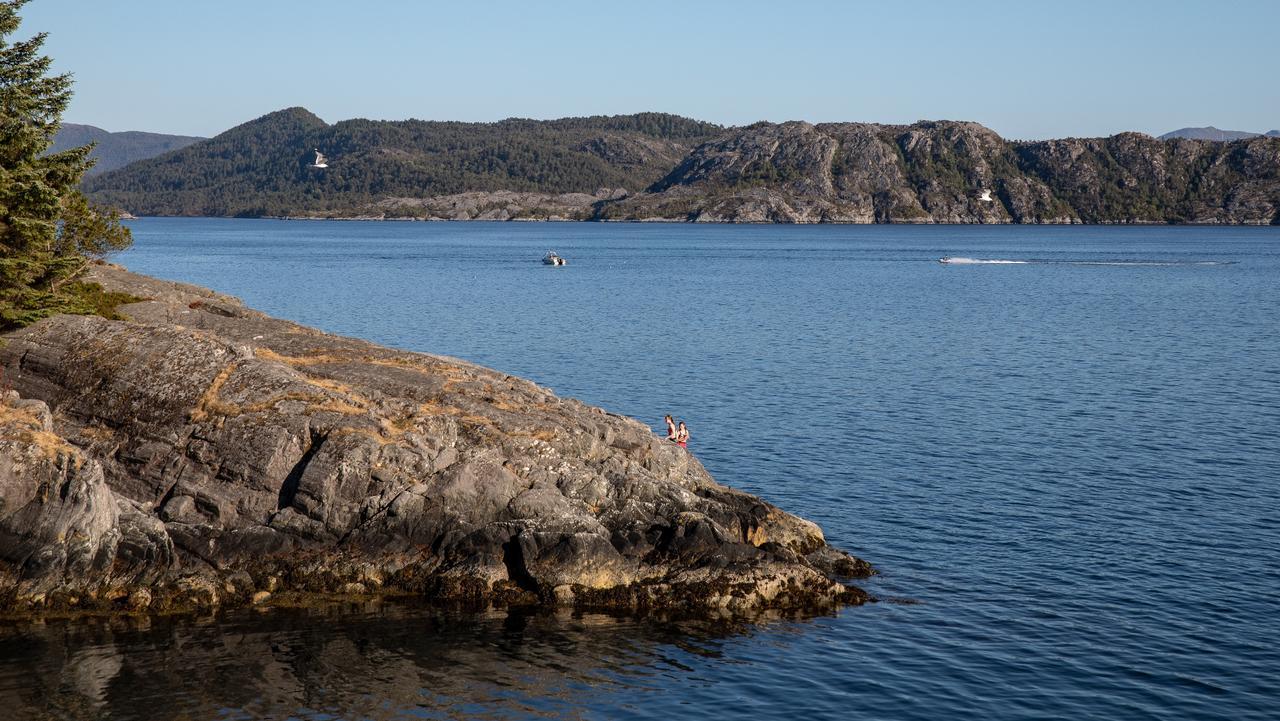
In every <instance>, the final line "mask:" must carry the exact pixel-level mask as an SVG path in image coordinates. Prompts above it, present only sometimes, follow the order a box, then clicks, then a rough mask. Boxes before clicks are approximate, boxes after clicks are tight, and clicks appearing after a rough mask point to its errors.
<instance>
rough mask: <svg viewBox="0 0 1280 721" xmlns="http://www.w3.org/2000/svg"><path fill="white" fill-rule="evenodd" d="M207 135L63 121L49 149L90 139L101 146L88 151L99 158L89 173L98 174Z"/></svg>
mask: <svg viewBox="0 0 1280 721" xmlns="http://www.w3.org/2000/svg"><path fill="white" fill-rule="evenodd" d="M201 140H204V138H200V137H193V136H189V135H165V134H163V133H144V132H139V131H133V130H131V131H125V132H121V133H112V132H110V131H107V130H103V129H102V128H98V127H94V126H92V125H78V124H76V123H63V124H62V127H61V128H59V129H58V134H57V135H55V136H54V137H53V147H52V148H50V152H54V153H57V152H61V151H63V150H69V149H71V148H78V147H80V146H82V145H88V144H89V143H97V144H98V146H97V147H96V148H94V149H93V152H92V153H90V154H89V157H90V158H94V159H96V160H97V161H98V162H97V164H96V165H94V166H93V167H92V168H90V169H89V172H88V173H87V175H98V174H100V173H105V172H107V171H109V170H115V169H116V168H123V167H124V166H126V165H128V164H129V163H132V162H134V161H137V160H145V159H146V158H154V157H155V156H157V155H160V154H162V153H167V152H169V151H171V150H178V149H180V148H184V147H186V146H188V145H191V144H192V143H195V142H199V141H201Z"/></svg>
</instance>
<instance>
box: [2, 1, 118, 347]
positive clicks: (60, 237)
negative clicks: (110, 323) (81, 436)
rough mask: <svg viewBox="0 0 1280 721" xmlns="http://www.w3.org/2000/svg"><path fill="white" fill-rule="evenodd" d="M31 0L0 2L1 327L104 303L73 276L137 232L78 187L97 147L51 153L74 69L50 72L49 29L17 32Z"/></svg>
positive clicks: (88, 310)
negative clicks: (18, 35)
mask: <svg viewBox="0 0 1280 721" xmlns="http://www.w3.org/2000/svg"><path fill="white" fill-rule="evenodd" d="M26 2H27V0H7V1H4V2H0V330H9V329H12V328H16V327H19V326H22V325H26V324H28V323H32V322H34V321H36V320H39V319H40V318H43V317H45V316H48V315H52V314H54V313H95V312H102V311H103V310H104V305H103V303H104V300H105V301H109V299H104V296H103V294H102V292H101V288H100V287H97V286H96V285H94V284H88V283H83V282H80V281H78V280H77V279H78V278H79V276H80V275H81V274H82V273H83V272H84V270H85V269H86V268H87V267H88V265H89V263H90V262H92V260H93V259H94V258H99V257H102V256H103V255H105V254H107V253H109V252H111V251H115V250H121V249H123V248H125V247H127V246H128V245H129V243H130V242H131V237H130V235H129V230H128V228H125V227H123V226H122V225H121V224H120V219H119V216H118V214H116V213H115V212H114V211H108V210H105V209H103V208H99V207H95V206H94V205H92V204H91V203H89V202H88V201H87V200H86V199H85V197H84V195H83V194H81V192H80V190H79V187H78V186H79V184H80V179H81V178H82V177H83V176H84V173H85V171H86V170H88V169H89V167H90V166H91V165H92V161H90V160H89V159H88V155H89V151H90V150H91V149H92V147H91V146H85V147H81V148H73V149H71V150H66V151H63V152H60V153H52V154H50V153H48V150H49V147H50V146H51V145H52V143H53V136H54V134H55V133H56V132H57V130H58V125H59V123H60V122H61V119H62V113H63V111H64V110H65V109H66V107H67V103H68V102H69V101H70V99H71V76H70V75H66V74H64V75H50V74H49V66H50V62H51V61H50V59H49V58H48V57H46V56H43V55H41V54H40V48H41V46H42V45H43V44H44V40H45V34H44V33H39V34H37V35H35V36H34V37H31V38H30V39H27V40H13V39H12V36H13V35H14V33H15V32H17V30H18V26H19V24H20V23H21V18H20V17H19V15H18V11H19V10H20V9H21V8H22V6H23V5H25V4H26ZM108 305H109V303H108Z"/></svg>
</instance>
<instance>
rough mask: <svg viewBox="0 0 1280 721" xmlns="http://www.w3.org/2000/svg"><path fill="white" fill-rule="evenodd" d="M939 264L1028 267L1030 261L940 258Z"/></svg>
mask: <svg viewBox="0 0 1280 721" xmlns="http://www.w3.org/2000/svg"><path fill="white" fill-rule="evenodd" d="M938 262H939V263H946V264H947V265H1027V264H1028V263H1032V262H1034V261H1030V260H1000V259H998V258H939V259H938Z"/></svg>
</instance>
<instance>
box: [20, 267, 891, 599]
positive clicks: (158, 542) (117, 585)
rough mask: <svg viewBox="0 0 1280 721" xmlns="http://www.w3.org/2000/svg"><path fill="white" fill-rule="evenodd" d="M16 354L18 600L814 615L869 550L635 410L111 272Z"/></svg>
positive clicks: (845, 589) (843, 594)
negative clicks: (404, 603)
mask: <svg viewBox="0 0 1280 721" xmlns="http://www.w3.org/2000/svg"><path fill="white" fill-rule="evenodd" d="M93 279H94V280H97V281H98V282H100V283H102V284H103V285H104V286H105V287H106V288H107V289H109V290H117V291H123V292H128V293H131V294H133V295H134V296H137V297H145V298H148V299H149V300H147V301H144V302H140V303H135V304H132V305H128V306H124V307H123V308H122V309H121V311H122V313H123V314H124V315H125V316H126V317H127V318H128V319H129V320H128V321H111V320H106V319H103V318H98V317H83V316H57V317H54V318H50V319H46V320H44V321H42V322H40V323H38V324H36V325H34V326H31V327H29V328H26V329H24V330H21V331H18V332H15V333H13V334H10V335H8V336H7V337H5V338H4V339H3V345H0V367H3V369H4V378H5V379H6V380H7V382H8V383H10V384H12V386H13V387H14V389H16V393H14V392H11V393H8V394H7V395H5V396H4V398H3V402H2V403H0V449H2V450H3V455H0V611H2V612H5V613H18V612H47V611H50V610H67V609H78V608H90V609H130V608H132V609H142V608H151V609H155V610H164V609H172V608H185V607H190V606H193V605H196V606H209V605H217V604H227V603H233V604H234V603H240V604H244V603H252V602H263V601H264V600H266V599H269V598H270V597H272V595H273V594H274V595H275V597H277V598H278V597H280V595H281V594H296V593H304V594H305V593H344V594H368V593H409V594H415V595H421V596H426V597H430V598H434V599H442V600H453V601H466V602H470V603H494V604H511V603H544V604H559V605H573V606H579V607H597V606H598V607H611V608H628V609H645V608H658V607H666V608H681V609H688V610H707V609H719V610H728V611H730V612H737V611H747V610H753V609H763V608H780V609H805V610H808V609H815V608H824V607H830V606H832V605H835V604H840V603H857V602H861V601H862V600H864V599H865V598H866V595H865V594H864V593H863V592H861V591H859V590H858V589H856V588H854V587H850V586H846V585H844V583H842V579H847V578H850V577H858V576H865V575H867V574H869V573H870V567H869V566H868V565H867V564H866V563H865V562H863V561H859V560H857V559H854V558H851V557H850V556H848V555H846V554H844V553H842V552H840V551H837V550H835V549H833V548H831V547H829V546H828V545H827V544H826V542H825V540H824V538H823V535H822V532H821V531H820V530H819V529H818V527H817V526H815V525H814V524H812V523H810V522H808V521H805V520H803V519H800V518H797V517H795V516H791V515H789V514H787V513H785V512H783V511H781V510H779V509H777V508H775V507H773V506H771V505H769V504H768V503H766V502H764V501H762V500H760V499H759V498H756V497H753V496H750V495H748V494H745V493H742V492H739V491H735V490H733V489H732V488H729V487H726V486H723V485H721V484H719V483H716V482H715V481H714V480H713V479H712V478H711V477H710V476H709V475H708V474H707V473H706V471H705V470H704V469H703V468H702V466H701V465H700V464H699V463H698V461H697V459H696V458H694V457H693V456H692V455H691V454H690V453H688V452H687V451H685V450H684V449H682V448H679V447H676V446H674V445H672V444H669V443H666V442H665V441H661V440H659V439H657V438H656V437H655V436H654V434H653V433H652V432H651V430H650V429H649V428H648V427H646V426H644V425H643V424H641V423H638V422H636V421H634V420H631V419H628V418H624V417H620V416H617V415H613V414H610V413H607V412H605V411H602V410H600V409H598V408H592V407H589V406H586V405H584V404H582V403H580V402H577V401H574V400H571V399H563V398H559V397H557V396H555V395H554V394H553V393H552V392H550V391H549V390H547V389H545V388H541V387H539V386H537V385H535V384H533V383H530V382H529V381H526V380H522V379H519V378H515V377H512V376H508V375H504V374H502V373H499V372H496V371H492V370H488V369H485V368H481V367H478V366H474V365H471V364H468V363H465V362H462V361H458V360H453V359H448V358H444V357H439V356H431V355H423V354H417V353H407V352H399V351H394V350H390V349H386V348H381V347H378V346H375V345H372V344H369V343H365V342H362V341H358V340H354V339H350V338H342V337H337V336H331V335H327V334H324V333H320V332H318V331H315V330H311V329H308V328H304V327H302V326H298V325H295V324H293V323H289V322H286V321H282V320H277V319H273V318H269V317H267V316H264V315H262V314H260V313H258V312H256V311H253V310H250V309H247V308H245V307H244V306H243V305H241V304H240V303H239V302H238V301H236V300H235V299H232V298H228V297H225V296H220V295H217V294H215V293H212V292H210V291H207V290H203V289H199V288H194V287H191V286H182V285H178V284H173V283H167V282H163V281H158V280H154V279H150V278H145V277H142V276H137V275H133V274H130V273H127V272H125V271H123V270H121V269H118V268H114V267H111V266H99V267H98V268H97V269H96V270H95V271H94V278H93Z"/></svg>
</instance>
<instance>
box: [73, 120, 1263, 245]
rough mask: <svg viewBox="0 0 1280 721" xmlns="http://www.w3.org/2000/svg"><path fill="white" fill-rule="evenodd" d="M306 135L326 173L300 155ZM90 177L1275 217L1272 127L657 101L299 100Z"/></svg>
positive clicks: (321, 206) (1035, 217) (260, 189)
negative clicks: (563, 113)
mask: <svg viewBox="0 0 1280 721" xmlns="http://www.w3.org/2000/svg"><path fill="white" fill-rule="evenodd" d="M313 148H318V149H319V150H320V151H321V152H323V153H324V154H325V155H326V156H328V158H329V167H328V168H326V169H316V168H311V167H308V165H309V164H310V163H311V162H312V161H313V160H314V157H315V156H314V153H313ZM85 188H86V190H87V191H88V192H89V193H91V195H92V197H93V198H94V199H95V200H97V201H100V202H105V203H109V204H112V205H115V206H118V207H120V208H123V209H124V210H128V211H130V212H132V213H135V214H138V215H213V216H230V215H242V216H290V215H292V216H299V215H302V216H373V217H416V218H449V219H491V220H507V219H579V220H591V219H595V220H696V221H712V222H788V223H816V222H844V223H904V222H905V223H1247V224H1280V138H1271V137H1261V136H1259V137H1253V138H1249V139H1245V140H1236V141H1232V142H1216V141H1210V140H1189V139H1171V140H1163V141H1162V140H1157V139H1156V138H1153V137H1151V136H1149V135H1142V134H1139V133H1120V134H1118V135H1114V136H1111V137H1109V138H1067V139H1063V140H1044V141H1035V142H1017V141H1009V140H1005V139H1004V138H1001V137H1000V136H999V135H998V134H996V133H995V132H994V131H992V130H991V129H989V128H986V127H983V126H982V125H979V124H977V123H970V122H956V121H921V122H918V123H913V124H911V125H880V124H874V123H824V124H820V125H812V124H810V123H805V122H788V123H780V124H779V123H756V124H754V125H749V126H746V127H738V128H721V127H719V126H715V125H711V124H708V123H702V122H698V121H695V120H688V119H685V118H681V117H677V116H673V115H663V114H658V113H641V114H638V115H625V116H616V117H591V118H568V119H563V120H549V121H535V120H504V121H502V122H498V123H457V122H424V121H417V120H408V121H402V122H386V121H370V120H347V121H343V122H340V123H337V124H334V125H328V124H326V123H325V122H324V121H322V120H320V118H317V117H316V116H315V115H312V114H311V113H309V112H307V111H306V110H303V109H302V108H291V109H288V110H282V111H279V112H276V113H272V114H270V115H266V116H264V117H262V118H259V119H257V120H254V121H252V122H249V123H246V124H244V125H241V126H239V127H237V128H233V129H232V130H229V131H227V132H225V133H223V134H221V135H219V136H217V137H215V138H212V139H210V140H207V141H204V142H201V143H196V144H195V145H191V146H188V147H186V148H183V149H182V150H178V151H176V152H172V153H168V154H166V155H163V156H160V157H157V158H152V159H150V160H144V161H140V162H137V163H134V164H133V165H130V166H128V167H126V168H123V169H121V170H118V171H115V172H111V173H106V174H103V175H101V176H97V177H95V178H91V179H89V180H87V181H86V184H85ZM601 189H604V190H605V191H606V192H603V193H601V192H598V191H600V190H601ZM618 189H626V191H627V192H625V193H624V192H620V191H619V190H618Z"/></svg>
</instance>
